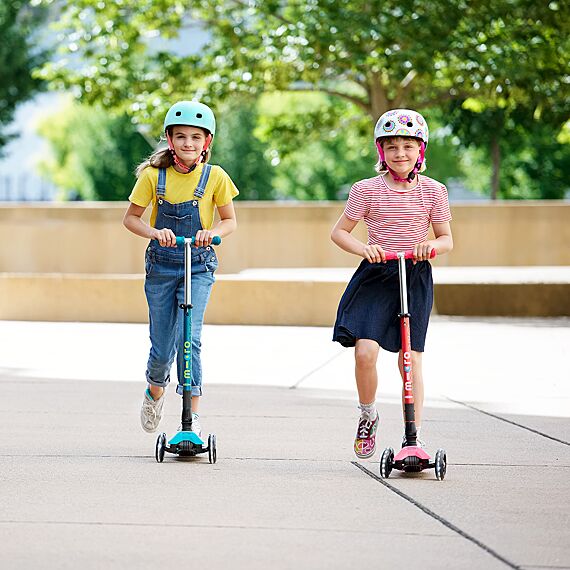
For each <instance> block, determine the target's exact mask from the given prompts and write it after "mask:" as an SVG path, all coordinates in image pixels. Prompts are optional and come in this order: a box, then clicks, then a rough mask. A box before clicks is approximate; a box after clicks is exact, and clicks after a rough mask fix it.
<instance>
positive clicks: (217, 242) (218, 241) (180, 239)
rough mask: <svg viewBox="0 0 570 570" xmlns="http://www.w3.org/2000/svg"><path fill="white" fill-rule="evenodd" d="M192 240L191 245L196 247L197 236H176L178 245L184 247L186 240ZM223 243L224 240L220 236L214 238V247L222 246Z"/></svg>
mask: <svg viewBox="0 0 570 570" xmlns="http://www.w3.org/2000/svg"><path fill="white" fill-rule="evenodd" d="M187 239H189V240H190V245H194V242H195V241H196V236H192V237H191V238H186V237H184V236H176V245H184V243H185V242H186V240H187ZM221 243H222V238H221V237H220V236H214V237H213V238H212V245H220V244H221Z"/></svg>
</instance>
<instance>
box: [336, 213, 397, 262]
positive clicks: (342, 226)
mask: <svg viewBox="0 0 570 570" xmlns="http://www.w3.org/2000/svg"><path fill="white" fill-rule="evenodd" d="M356 224H358V222H355V221H354V220H351V219H350V218H347V217H346V214H344V213H343V214H342V215H341V217H340V218H339V219H338V222H337V223H336V224H335V226H334V228H333V229H332V231H331V239H332V241H333V242H334V243H336V245H338V247H340V249H344V251H348V253H354V254H355V255H360V256H361V257H364V258H365V259H367V260H368V261H369V262H370V263H379V262H380V261H386V254H385V253H384V250H383V249H382V248H381V247H380V246H379V245H367V244H365V243H362V242H361V241H360V240H358V239H356V238H355V237H354V236H353V235H352V234H351V232H352V230H353V229H354V228H355V227H356Z"/></svg>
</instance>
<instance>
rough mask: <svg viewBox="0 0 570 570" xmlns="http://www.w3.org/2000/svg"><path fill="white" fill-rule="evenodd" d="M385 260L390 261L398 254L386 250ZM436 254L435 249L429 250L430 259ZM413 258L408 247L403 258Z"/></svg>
mask: <svg viewBox="0 0 570 570" xmlns="http://www.w3.org/2000/svg"><path fill="white" fill-rule="evenodd" d="M385 253H386V261H392V260H394V259H398V254H397V253H395V252H394V251H386V252H385ZM436 255H437V251H435V249H432V250H431V253H430V256H429V257H430V259H433V258H434V257H435V256H436ZM413 258H414V252H413V250H411V249H408V250H406V251H405V252H404V259H413Z"/></svg>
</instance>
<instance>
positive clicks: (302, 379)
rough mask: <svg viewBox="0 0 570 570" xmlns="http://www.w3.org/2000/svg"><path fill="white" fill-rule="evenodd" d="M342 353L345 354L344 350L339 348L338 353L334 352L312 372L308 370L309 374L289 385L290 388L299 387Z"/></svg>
mask: <svg viewBox="0 0 570 570" xmlns="http://www.w3.org/2000/svg"><path fill="white" fill-rule="evenodd" d="M342 354H344V350H339V351H338V352H337V353H336V354H333V356H331V357H330V358H329V359H327V360H325V362H323V363H322V364H320V365H319V366H317V367H316V368H314V369H313V370H311V371H310V372H307V374H305V375H304V376H302V377H301V378H300V379H299V380H297V382H295V384H293V385H292V386H289V390H295V389H296V388H298V387H299V386H300V385H301V382H304V381H305V380H306V379H307V378H309V376H312V375H313V374H314V373H315V372H318V371H319V370H321V369H322V368H324V367H325V366H326V365H327V364H330V363H331V362H332V361H333V360H335V359H337V358H338V357H339V356H341V355H342Z"/></svg>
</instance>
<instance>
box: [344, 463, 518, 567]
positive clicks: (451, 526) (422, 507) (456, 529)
mask: <svg viewBox="0 0 570 570" xmlns="http://www.w3.org/2000/svg"><path fill="white" fill-rule="evenodd" d="M351 463H352V465H354V466H355V467H357V468H358V469H360V470H361V471H362V472H363V473H365V474H366V475H368V476H369V477H371V478H372V479H374V480H375V481H377V482H378V483H381V484H382V485H384V487H386V488H387V489H389V490H390V491H392V492H393V493H396V495H398V496H400V497H402V499H405V500H406V501H408V502H409V503H411V504H412V505H413V506H414V507H417V508H418V509H420V510H421V511H423V512H424V513H425V514H426V515H428V516H429V517H431V518H433V519H434V520H436V521H438V522H440V523H441V524H442V525H443V526H445V527H447V528H448V529H450V530H452V531H453V532H455V533H457V534H458V535H459V536H461V537H463V538H465V539H466V540H468V541H470V542H472V543H473V544H474V545H475V546H478V547H479V548H481V549H482V550H484V551H485V552H487V554H490V555H491V556H493V557H494V558H496V559H497V560H500V561H501V562H502V563H503V564H506V565H507V566H508V567H509V568H514V569H515V570H522V567H521V566H519V565H517V564H514V563H513V562H511V561H510V560H507V559H506V558H505V557H504V556H501V555H500V554H499V553H498V552H495V551H494V550H493V549H492V548H490V547H489V546H487V545H486V544H484V543H483V542H481V541H480V540H478V539H476V538H475V537H474V536H471V535H470V534H468V533H466V532H465V531H463V530H461V529H460V528H459V527H457V526H455V525H454V524H453V523H452V522H450V521H448V520H447V519H445V518H443V517H442V516H440V515H438V514H437V513H435V512H434V511H432V510H431V509H428V507H426V506H425V505H422V504H421V503H420V502H419V501H416V500H415V499H414V498H413V497H411V496H410V495H407V494H406V493H404V492H403V491H400V489H398V488H397V487H394V486H393V485H390V483H388V481H385V480H384V479H382V478H381V477H379V476H378V475H376V473H372V471H370V470H369V469H367V468H366V467H364V465H361V464H360V463H358V462H357V461H351Z"/></svg>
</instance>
